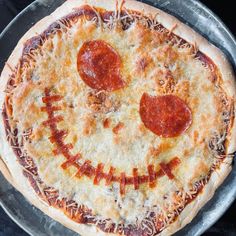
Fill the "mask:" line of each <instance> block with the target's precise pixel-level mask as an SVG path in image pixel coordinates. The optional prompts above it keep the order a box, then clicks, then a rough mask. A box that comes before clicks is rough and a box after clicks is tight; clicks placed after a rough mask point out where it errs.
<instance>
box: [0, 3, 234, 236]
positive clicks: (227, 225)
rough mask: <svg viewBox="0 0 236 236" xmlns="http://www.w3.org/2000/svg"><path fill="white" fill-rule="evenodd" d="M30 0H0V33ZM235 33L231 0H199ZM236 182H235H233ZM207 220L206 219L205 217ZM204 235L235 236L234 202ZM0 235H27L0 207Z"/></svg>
mask: <svg viewBox="0 0 236 236" xmlns="http://www.w3.org/2000/svg"><path fill="white" fill-rule="evenodd" d="M55 1H56V0H55ZM31 2H33V1H32V0H0V33H1V31H2V30H3V29H4V28H5V27H6V25H7V24H8V23H9V22H10V21H11V20H12V19H13V18H14V17H15V16H16V15H17V14H18V13H19V12H20V11H21V10H22V9H24V8H25V7H26V6H27V5H28V4H30V3H31ZM201 2H203V3H204V4H205V5H207V6H208V7H209V8H210V9H211V10H212V11H213V12H215V13H216V14H217V15H218V16H219V17H220V18H221V19H222V20H223V22H224V23H225V24H226V25H227V26H228V27H229V29H230V30H231V32H232V33H233V34H234V35H236V16H235V15H236V12H235V7H234V6H233V3H234V1H232V0H225V1H222V0H201ZM235 184H236V183H235ZM206 220H207V219H206ZM203 235H204V236H236V202H234V204H233V205H232V206H231V207H230V209H229V210H228V211H227V212H226V213H225V214H224V216H223V217H222V218H221V219H220V220H219V221H218V222H217V223H216V224H215V225H214V226H212V227H211V228H210V229H209V230H208V231H207V232H206V233H204V234H203ZM0 236H27V234H26V233H24V231H22V230H21V229H20V228H19V227H18V226H17V225H16V224H15V223H14V222H13V221H12V220H11V219H10V218H9V217H8V216H7V215H6V214H5V213H4V211H3V210H2V209H1V208H0Z"/></svg>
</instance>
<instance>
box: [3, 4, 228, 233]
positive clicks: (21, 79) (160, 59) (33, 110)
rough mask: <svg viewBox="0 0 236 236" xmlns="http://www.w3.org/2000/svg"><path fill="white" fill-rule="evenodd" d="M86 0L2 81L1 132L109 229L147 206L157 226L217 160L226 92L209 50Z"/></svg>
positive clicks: (43, 181)
mask: <svg viewBox="0 0 236 236" xmlns="http://www.w3.org/2000/svg"><path fill="white" fill-rule="evenodd" d="M69 2H70V1H68V3H69ZM72 2H73V1H72ZM86 9H87V7H85V8H84V9H83V11H82V12H83V14H82V13H81V12H80V10H78V9H77V10H75V14H72V15H70V17H72V20H73V23H71V22H70V21H69V20H68V19H66V18H64V19H63V20H61V21H59V23H58V24H53V25H52V26H51V27H52V29H51V28H50V29H49V30H51V31H49V30H48V31H45V32H44V33H43V34H45V37H41V36H38V37H35V38H33V39H31V40H29V41H28V42H26V46H25V48H24V52H23V56H22V59H21V61H20V65H19V67H17V70H16V73H15V75H14V76H12V77H11V80H14V83H12V81H11V80H10V82H9V83H8V87H7V89H6V90H7V95H6V102H5V104H6V114H7V116H8V117H7V119H6V120H7V122H6V124H7V125H6V127H7V129H8V138H9V140H10V142H11V144H12V146H13V147H14V150H15V153H17V155H18V156H19V160H20V162H21V163H22V165H23V166H24V168H25V169H26V171H25V173H26V175H27V174H28V172H30V173H31V174H32V173H33V175H34V176H33V177H32V178H35V182H37V184H38V185H39V186H40V188H42V189H43V190H42V191H41V190H40V189H39V187H38V189H39V190H38V189H36V190H37V191H38V192H39V193H40V194H41V196H43V197H44V195H43V193H45V196H46V195H47V194H49V195H47V196H46V198H47V200H48V199H49V200H48V201H49V203H50V200H51V199H52V198H51V196H52V195H50V194H51V192H52V189H53V192H54V193H56V194H57V197H58V198H57V199H56V200H55V198H53V201H54V202H56V201H57V200H58V199H60V201H61V202H63V200H64V199H67V200H66V201H67V203H68V204H69V205H70V206H71V200H73V201H74V202H73V203H75V204H77V206H81V205H83V206H86V207H87V208H86V209H91V210H88V211H89V213H90V212H92V214H93V215H96V216H99V217H100V216H101V218H99V217H98V219H99V220H100V219H109V220H111V221H112V222H116V223H115V224H114V225H116V226H117V225H121V224H123V223H124V222H123V219H125V220H126V222H125V224H127V225H129V224H131V225H134V224H135V225H136V224H138V223H137V222H138V220H137V219H139V217H140V215H141V216H144V217H146V215H147V212H148V214H149V213H150V212H151V211H153V212H155V214H154V218H155V224H156V225H154V226H152V228H154V229H156V228H158V229H161V228H162V224H163V222H164V220H163V219H166V218H162V216H163V212H164V213H166V212H167V214H166V215H168V217H169V215H170V216H171V217H172V216H173V218H172V219H171V220H175V217H176V212H177V213H178V212H180V211H182V210H183V208H184V207H185V205H186V204H187V203H189V202H190V201H191V200H192V198H195V197H196V196H197V194H198V192H199V191H200V190H201V189H202V187H203V185H204V184H205V183H206V182H204V181H205V180H206V181H208V179H209V176H210V174H211V172H212V166H215V167H214V168H217V166H219V165H218V162H217V161H216V159H215V158H214V157H215V155H216V154H217V155H218V154H223V153H224V143H223V142H224V137H225V136H224V135H222V133H223V134H225V133H227V132H226V130H227V128H228V124H229V119H228V120H227V119H226V118H225V117H226V115H227V114H229V113H230V110H229V109H230V108H229V107H230V106H229V103H228V101H227V96H226V95H225V94H224V92H223V89H222V88H221V86H220V83H218V84H217V86H215V83H216V78H218V77H217V76H218V74H217V73H216V74H214V73H215V71H214V70H216V67H214V65H213V63H212V62H211V61H210V59H208V58H207V57H205V56H204V54H202V53H200V52H196V48H193V47H192V46H191V45H189V44H188V43H186V42H185V41H182V40H181V39H180V38H178V37H177V36H175V35H172V34H171V32H168V33H167V32H166V31H165V29H164V28H163V27H162V26H160V25H159V24H155V22H152V21H150V20H148V21H146V23H145V22H144V21H145V19H146V18H142V17H141V18H140V17H139V15H135V12H134V16H133V18H132V19H130V18H129V15H125V13H124V15H122V16H121V17H119V18H118V19H117V21H112V22H113V23H114V24H111V22H110V20H111V18H112V17H115V16H116V14H118V13H114V14H112V13H111V12H105V13H104V12H101V19H103V20H102V22H100V21H99V19H98V15H97V14H95V13H94V9H90V8H89V9H90V10H88V9H87V10H86ZM86 12H87V13H86ZM98 12H99V10H98ZM131 13H132V12H131ZM131 13H130V14H131ZM81 14H82V15H81ZM121 19H123V20H121ZM146 20H147V19H146ZM120 21H121V22H120ZM150 24H151V26H152V27H151V26H150ZM53 27H54V28H53ZM49 32H51V34H49ZM48 35H50V36H48ZM34 40H35V41H34ZM37 43H38V44H40V45H36V44H37ZM35 45H36V46H35ZM32 47H33V48H32ZM9 130H10V131H9ZM11 131H12V132H11ZM15 136H17V138H15ZM222 137H223V138H222ZM222 140H223V141H222ZM27 171H28V172H27ZM209 173H210V174H209ZM48 186H49V187H48ZM34 187H35V186H34ZM45 189H46V190H45ZM48 196H49V197H48ZM54 197H55V196H54ZM51 201H52V200H51ZM61 202H60V203H61ZM170 203H172V205H170ZM59 205H60V204H59ZM57 207H58V206H57ZM63 207H64V205H63ZM65 208H66V207H65ZM70 209H71V208H70ZM73 209H74V208H73ZM77 209H78V207H77ZM153 209H154V210H153ZM163 209H164V210H163ZM68 211H69V210H68ZM153 212H151V213H153ZM72 213H73V212H72ZM68 214H69V213H68ZM73 214H74V213H73ZM78 215H79V214H78ZM149 216H151V214H149ZM71 217H72V218H73V217H74V215H73V216H71ZM86 217H87V215H86ZM84 219H85V218H84ZM87 219H88V218H86V220H87ZM89 219H91V218H89ZM76 220H77V218H76ZM84 222H88V221H84ZM101 222H102V223H101V224H103V221H102V220H101ZM171 222H172V221H171ZM88 223H92V224H93V223H94V222H93V221H91V222H88ZM110 225H113V224H110ZM114 225H113V226H112V227H113V228H114V227H115V226H114ZM141 227H142V226H141ZM107 232H110V231H107ZM111 232H113V231H111ZM122 232H123V231H122ZM133 232H134V233H133V235H136V231H133ZM153 232H154V231H153ZM155 232H157V231H155ZM158 232H159V231H158ZM139 234H140V233H138V235H139ZM153 235H154V234H153Z"/></svg>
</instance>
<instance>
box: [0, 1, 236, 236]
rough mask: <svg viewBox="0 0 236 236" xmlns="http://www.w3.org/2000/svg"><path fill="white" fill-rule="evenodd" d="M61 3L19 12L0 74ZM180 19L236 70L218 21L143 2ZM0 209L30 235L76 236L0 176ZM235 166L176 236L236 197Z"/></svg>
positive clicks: (0, 58) (235, 45)
mask: <svg viewBox="0 0 236 236" xmlns="http://www.w3.org/2000/svg"><path fill="white" fill-rule="evenodd" d="M64 1H65V0H56V1H55V0H37V1H35V2H33V3H32V4H31V5H29V6H28V7H27V8H26V9H25V10H24V11H22V12H21V13H20V14H19V15H18V16H17V17H16V18H15V19H14V20H13V21H12V22H11V23H10V24H9V25H8V26H7V27H6V29H5V30H4V31H3V32H2V34H1V35H0V71H1V70H2V68H3V66H4V63H5V62H6V60H7V58H8V57H9V55H10V53H11V52H12V50H13V49H14V47H15V46H16V44H17V42H18V40H19V39H20V38H21V37H22V36H23V34H24V33H25V32H26V31H27V30H28V29H29V28H31V27H32V25H34V24H35V23H36V22H37V21H39V20H40V19H42V18H43V17H44V16H47V15H49V14H50V13H51V12H53V11H54V10H55V9H56V8H57V7H58V6H59V5H61V4H62V3H63V2H64ZM142 2H145V3H148V4H150V5H153V6H156V7H158V8H160V9H162V10H164V11H166V12H168V13H170V14H172V15H174V16H176V17H177V18H178V19H180V20H181V21H182V22H184V23H186V24H187V25H189V26H190V27H192V28H193V29H195V30H196V31H197V32H199V33H200V34H202V35H203V36H204V37H205V38H207V39H208V40H209V41H210V42H212V43H213V44H214V45H216V46H217V47H219V48H220V49H221V50H222V51H223V52H224V53H225V54H226V56H227V58H228V59H229V60H230V62H231V63H232V66H233V67H234V70H235V68H236V41H235V39H234V37H233V36H232V34H231V33H230V31H229V30H228V29H227V27H226V26H225V25H224V24H223V23H222V21H221V20H220V19H219V18H218V17H217V16H215V15H214V13H213V12H212V11H210V10H209V9H208V8H206V7H205V6H204V5H203V4H202V3H200V2H199V1H197V0H171V1H170V0H169V1H168V0H143V1H142ZM0 183H1V184H0V205H1V206H2V207H3V209H4V210H5V211H6V213H7V214H8V215H9V216H10V217H11V218H12V219H13V220H14V221H15V222H16V223H17V224H18V225H19V226H20V227H22V228H23V229H24V230H25V231H26V232H28V233H29V234H30V235H52V236H59V235H63V236H72V235H77V234H76V233H74V232H72V231H71V230H69V229H67V228H66V227H64V226H62V225H61V224H59V223H57V222H56V221H54V220H52V219H51V218H50V217H48V216H46V215H45V214H43V213H42V212H41V211H40V210H38V209H36V208H35V207H33V206H32V205H31V204H30V203H28V202H27V201H26V200H25V198H24V197H23V196H22V195H21V194H20V193H19V192H17V191H16V190H15V189H14V188H13V187H12V186H11V185H10V184H9V183H8V182H7V181H6V180H5V179H4V177H3V176H2V175H1V174H0ZM235 183H236V165H233V170H232V172H231V173H230V175H229V176H228V177H227V179H226V180H225V181H224V183H223V184H222V185H221V186H220V187H219V188H218V189H217V191H216V193H215V195H214V197H213V198H212V199H211V200H210V201H209V202H208V203H207V204H206V205H205V206H204V207H203V208H202V209H201V210H200V211H199V213H198V214H197V216H196V217H195V218H194V219H193V221H192V222H191V223H190V224H188V225H187V226H186V227H184V228H183V229H182V230H180V231H179V232H177V233H176V235H179V236H180V235H189V236H193V235H200V234H202V233H203V232H204V231H205V230H207V229H208V228H209V227H210V226H212V225H213V224H214V223H215V222H216V221H217V220H218V219H219V218H220V217H221V216H222V214H223V213H224V212H225V211H226V210H227V209H228V208H229V206H230V205H231V203H232V202H233V201H234V199H235V197H236V184H235Z"/></svg>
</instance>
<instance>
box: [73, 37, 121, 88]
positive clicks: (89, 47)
mask: <svg viewBox="0 0 236 236" xmlns="http://www.w3.org/2000/svg"><path fill="white" fill-rule="evenodd" d="M120 68H121V58H120V56H119V54H118V53H117V52H116V51H115V50H114V48H112V47H111V46H110V45H109V44H108V43H106V42H104V41H102V40H93V41H88V42H85V43H84V44H83V45H82V47H81V48H80V50H79V53H78V55H77V69H78V72H79V75H80V77H81V79H82V80H83V81H84V82H85V83H86V84H87V85H88V86H89V87H91V88H93V89H97V90H105V91H114V90H118V89H120V88H122V87H124V85H125V83H124V82H123V80H122V79H121V75H120Z"/></svg>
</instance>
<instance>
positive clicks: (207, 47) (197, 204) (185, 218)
mask: <svg viewBox="0 0 236 236" xmlns="http://www.w3.org/2000/svg"><path fill="white" fill-rule="evenodd" d="M121 3H122V2H121V1H120V2H119V4H121ZM84 4H89V5H92V6H95V7H101V8H105V9H107V10H114V9H115V1H114V0H113V1H107V0H99V1H96V0H87V1H86V0H70V1H67V2H65V3H64V4H63V5H62V6H61V7H59V8H58V9H57V10H56V11H55V12H54V13H52V14H51V15H50V16H48V17H45V18H44V19H42V20H41V21H40V22H38V23H37V24H36V25H35V26H33V27H32V28H31V29H30V30H29V31H28V32H27V33H26V34H25V35H24V36H23V38H22V39H21V40H20V41H19V43H18V45H17V46H16V48H15V49H14V51H13V53H12V54H11V56H10V58H9V59H8V61H7V63H6V66H5V67H4V69H3V71H2V75H1V80H0V104H1V106H2V104H3V102H4V96H5V94H4V89H5V87H6V83H7V80H8V77H9V75H10V74H11V72H12V71H11V69H10V67H11V68H14V67H15V66H16V64H17V62H18V60H19V58H20V57H21V52H22V49H23V45H24V42H25V41H26V40H27V39H30V38H31V37H33V36H35V35H36V34H40V33H41V32H43V30H44V29H45V28H47V27H48V26H49V25H50V24H51V23H53V22H54V21H56V20H57V19H59V18H61V17H62V16H65V15H67V14H68V13H70V12H71V11H72V10H73V8H75V7H79V6H81V5H84ZM125 7H126V8H127V9H132V10H137V11H141V12H143V13H144V14H146V15H150V14H151V15H156V14H157V19H158V21H159V22H160V23H161V24H162V25H163V26H164V27H165V28H167V29H169V30H172V29H173V31H172V32H174V33H175V34H176V35H178V36H180V37H181V38H183V39H185V40H186V41H188V42H189V43H192V44H196V45H197V46H198V48H199V50H200V51H202V52H203V53H205V54H206V55H208V56H209V57H210V58H211V59H212V60H213V61H214V63H215V64H216V65H217V67H218V68H219V70H220V72H221V75H222V79H223V82H224V83H223V88H224V90H225V91H227V94H228V95H229V96H230V97H231V98H232V100H233V102H234V108H235V91H236V85H235V80H234V75H233V72H232V69H231V66H230V64H229V63H228V61H227V59H226V58H225V56H224V55H223V54H222V52H221V51H220V50H219V49H217V48H216V47H215V46H213V45H212V44H210V43H209V42H208V41H207V40H206V39H204V38H203V37H202V36H200V35H199V34H198V33H196V32H195V31H193V30H192V29H191V28H189V27H188V26H186V25H184V24H183V23H181V22H180V21H179V20H177V19H176V18H175V17H173V16H170V15H168V14H166V13H164V12H163V11H161V10H158V9H156V8H154V7H151V6H148V5H145V4H143V3H140V2H136V1H132V0H127V1H126V2H125ZM176 25H177V26H176ZM175 26H176V27H175ZM8 65H10V67H9V66H8ZM0 132H1V133H0V137H1V139H0V150H1V157H2V160H3V161H1V162H0V170H1V171H2V173H3V174H4V176H5V178H6V179H7V180H8V181H9V182H10V183H11V184H12V185H13V186H14V187H15V188H16V189H18V191H20V192H21V193H22V194H23V195H24V196H25V197H26V198H27V199H28V200H29V201H30V202H31V203H32V204H33V205H35V206H36V207H37V208H39V209H40V210H42V211H43V212H44V213H46V214H47V215H49V216H50V217H52V218H53V219H55V220H57V221H58V222H60V223H62V224H63V225H65V226H66V227H68V228H70V229H72V230H74V231H76V232H78V233H80V234H81V235H86V236H89V235H110V234H107V233H103V232H101V231H98V230H97V229H96V226H94V225H93V226H86V225H80V224H78V223H75V222H73V221H72V220H70V219H69V218H68V217H66V216H65V215H64V214H63V213H62V212H61V211H59V210H56V209H54V208H53V207H48V206H47V205H46V204H45V203H44V202H43V201H42V200H40V199H39V197H38V196H37V195H36V193H35V192H33V191H32V188H31V186H30V185H29V184H28V182H27V181H24V180H25V177H24V176H23V174H22V168H21V167H20V166H19V164H18V163H17V160H16V157H15V154H14V153H13V151H12V149H11V146H10V145H9V144H8V142H7V140H6V138H5V131H4V125H3V122H2V121H1V123H0ZM230 132H231V133H230V134H229V135H228V136H227V138H228V139H229V145H228V150H227V153H232V152H234V151H235V150H236V119H235V120H234V123H233V124H232V128H231V130H230ZM8 169H9V170H8ZM230 171H231V166H230V165H228V164H227V165H226V164H222V165H221V167H220V169H219V170H218V171H217V172H214V173H213V174H212V176H211V179H210V181H209V183H208V184H207V185H206V186H205V187H204V190H203V192H202V193H201V194H199V195H198V197H197V198H196V199H195V200H194V201H193V202H192V203H190V204H188V205H187V206H186V207H185V209H184V210H183V211H182V213H181V214H180V216H179V217H178V219H177V220H176V221H175V222H174V223H173V224H171V225H170V226H169V227H168V228H167V229H165V230H164V231H162V233H161V234H160V235H170V234H173V233H174V232H176V231H177V230H179V229H180V228H182V227H184V226H185V225H186V224H188V223H189V222H190V221H191V220H192V219H193V217H194V216H195V215H196V214H197V212H198V211H199V209H201V207H202V206H203V205H204V204H205V203H206V202H207V201H208V200H209V199H210V198H211V197H212V196H213V194H214V192H215V190H216V188H217V187H219V185H220V184H221V183H222V182H223V180H224V179H225V178H226V176H227V175H228V173H229V172H230ZM22 182H23V183H24V184H23V185H22ZM26 182H27V184H25V183H26ZM112 235H114V234H112Z"/></svg>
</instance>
